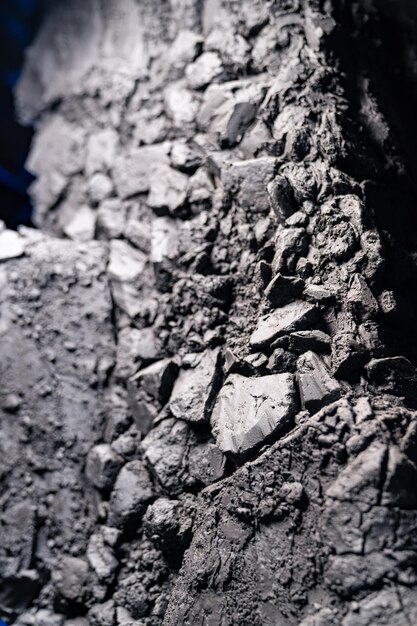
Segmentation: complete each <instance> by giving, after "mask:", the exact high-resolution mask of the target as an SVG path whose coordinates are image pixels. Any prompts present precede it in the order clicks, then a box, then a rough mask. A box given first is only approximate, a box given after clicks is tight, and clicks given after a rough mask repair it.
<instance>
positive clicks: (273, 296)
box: [265, 273, 304, 307]
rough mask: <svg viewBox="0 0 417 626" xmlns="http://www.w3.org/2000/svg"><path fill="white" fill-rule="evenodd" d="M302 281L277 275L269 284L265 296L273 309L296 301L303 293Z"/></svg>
mask: <svg viewBox="0 0 417 626" xmlns="http://www.w3.org/2000/svg"><path fill="white" fill-rule="evenodd" d="M303 287H304V281H303V280H301V279H300V278H293V277H291V276H283V275H282V274H280V273H278V274H277V275H276V276H274V278H273V279H272V281H271V282H270V283H269V285H268V286H267V288H266V290H265V295H266V297H267V298H268V300H269V301H270V303H271V304H272V306H274V307H280V306H283V305H284V304H287V303H288V302H291V300H295V299H297V298H298V297H299V296H300V294H301V293H302V291H303Z"/></svg>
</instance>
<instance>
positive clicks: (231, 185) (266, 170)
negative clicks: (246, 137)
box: [222, 157, 277, 213]
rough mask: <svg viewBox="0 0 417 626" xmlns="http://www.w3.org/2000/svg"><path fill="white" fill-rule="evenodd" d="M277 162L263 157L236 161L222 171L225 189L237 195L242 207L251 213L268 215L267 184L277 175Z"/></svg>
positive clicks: (272, 158) (271, 158)
mask: <svg viewBox="0 0 417 626" xmlns="http://www.w3.org/2000/svg"><path fill="white" fill-rule="evenodd" d="M276 168H277V160H276V159H275V158H274V157H262V158H260V159H250V160H248V161H236V162H235V163H231V164H229V165H228V166H226V167H225V169H224V170H223V171H222V181H223V185H224V187H225V188H226V189H227V190H228V191H230V192H232V193H235V197H236V200H237V202H238V204H239V205H240V206H242V207H243V208H245V209H247V210H248V211H249V212H251V213H266V212H267V211H268V209H269V200H268V194H267V191H266V184H267V183H268V181H269V180H271V179H272V178H273V176H274V175H275V171H276Z"/></svg>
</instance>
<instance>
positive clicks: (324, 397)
mask: <svg viewBox="0 0 417 626" xmlns="http://www.w3.org/2000/svg"><path fill="white" fill-rule="evenodd" d="M297 381H298V385H299V388H300V396H301V404H302V406H303V408H305V409H307V410H308V411H310V413H316V411H319V410H320V409H321V408H323V407H324V406H326V405H327V404H330V403H331V402H334V401H335V400H338V399H339V398H340V396H341V395H342V388H341V386H340V385H339V383H338V382H337V381H336V380H335V379H334V378H333V377H332V376H330V374H329V372H328V370H327V369H326V366H325V365H324V363H323V361H322V360H321V359H320V358H319V357H318V356H317V354H315V353H314V352H311V351H309V352H306V353H305V354H303V356H301V357H300V358H299V359H298V363H297Z"/></svg>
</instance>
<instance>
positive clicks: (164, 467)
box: [142, 418, 190, 495]
mask: <svg viewBox="0 0 417 626" xmlns="http://www.w3.org/2000/svg"><path fill="white" fill-rule="evenodd" d="M189 434H190V427H189V426H188V424H186V423H185V422H183V421H182V420H178V419H176V418H169V419H165V420H163V421H162V422H161V423H160V424H158V425H157V426H155V428H153V429H152V430H151V431H150V432H149V434H148V435H147V436H146V437H145V439H143V441H142V448H143V449H144V451H145V458H146V460H147V462H148V463H149V465H150V466H151V468H152V471H153V473H154V474H155V475H156V476H157V478H158V481H159V482H160V483H161V485H162V486H163V487H164V488H165V489H166V490H167V491H168V493H171V494H173V495H176V494H177V493H179V492H181V486H182V483H183V481H184V480H185V479H186V477H187V450H188V446H189V443H188V442H189Z"/></svg>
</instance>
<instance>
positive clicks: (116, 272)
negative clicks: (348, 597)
mask: <svg viewBox="0 0 417 626" xmlns="http://www.w3.org/2000/svg"><path fill="white" fill-rule="evenodd" d="M145 264H146V256H145V255H144V254H143V253H142V252H140V251H139V250H137V249H136V248H133V247H132V246H130V245H129V244H128V243H126V242H125V241H121V240H119V239H113V240H112V241H111V242H110V262H109V266H108V269H107V272H108V275H109V277H110V279H111V280H114V281H118V282H121V283H123V282H132V281H134V280H136V279H137V278H138V277H139V276H140V275H141V274H142V272H143V271H144V269H145Z"/></svg>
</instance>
